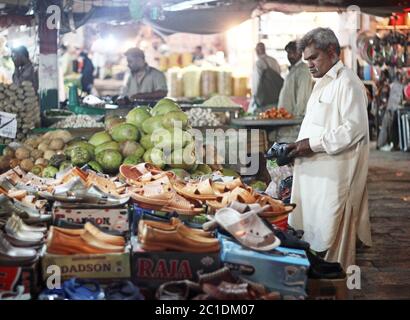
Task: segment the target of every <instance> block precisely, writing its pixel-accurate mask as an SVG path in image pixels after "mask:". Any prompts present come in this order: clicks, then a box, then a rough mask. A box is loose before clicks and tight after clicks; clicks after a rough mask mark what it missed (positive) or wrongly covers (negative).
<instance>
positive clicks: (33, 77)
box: [11, 46, 38, 92]
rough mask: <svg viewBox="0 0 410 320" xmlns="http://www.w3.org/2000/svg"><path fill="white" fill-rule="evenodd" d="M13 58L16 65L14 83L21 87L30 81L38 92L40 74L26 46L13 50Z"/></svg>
mask: <svg viewBox="0 0 410 320" xmlns="http://www.w3.org/2000/svg"><path fill="white" fill-rule="evenodd" d="M11 58H12V59H13V63H14V67H15V70H14V73H13V83H14V84H15V85H17V86H21V84H22V83H23V81H30V82H31V83H32V84H33V87H34V90H35V91H36V92H37V90H38V73H37V70H36V69H35V68H34V66H33V64H32V63H31V61H30V58H29V54H28V50H27V48H26V47H25V46H20V47H17V48H13V49H12V51H11Z"/></svg>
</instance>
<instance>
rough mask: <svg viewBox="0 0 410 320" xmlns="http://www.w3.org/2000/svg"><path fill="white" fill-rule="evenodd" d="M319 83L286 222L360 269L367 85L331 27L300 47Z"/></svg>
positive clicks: (365, 224)
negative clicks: (357, 256) (292, 207)
mask: <svg viewBox="0 0 410 320" xmlns="http://www.w3.org/2000/svg"><path fill="white" fill-rule="evenodd" d="M299 45H300V47H301V49H302V50H303V54H304V59H305V60H306V61H307V63H308V67H309V70H310V72H311V74H312V76H313V77H314V78H319V80H318V81H317V83H316V85H315V87H314V89H313V91H312V94H311V96H310V99H309V101H308V104H307V109H306V115H305V118H304V120H303V123H302V125H301V129H300V132H299V136H298V139H297V142H296V143H294V144H290V145H289V150H290V154H289V155H290V156H292V157H295V158H296V159H295V167H294V174H293V188H292V202H293V203H296V204H297V207H296V208H295V210H294V212H293V213H292V214H291V215H290V216H289V224H290V225H291V226H292V227H294V228H296V229H302V230H304V232H305V233H304V240H305V241H307V242H309V243H310V245H311V249H312V250H314V251H316V252H318V253H320V254H322V255H326V256H325V259H326V260H328V261H338V262H340V263H341V264H342V266H343V268H344V269H345V270H347V268H348V267H349V266H350V265H354V264H355V254H356V237H357V236H358V238H359V239H360V240H361V241H362V242H363V243H364V244H365V245H368V246H370V245H371V235H370V222H369V214H368V198H367V188H366V180H367V172H368V158H369V134H368V120H367V111H366V110H367V109H366V106H367V97H366V92H365V87H364V85H363V84H362V82H361V81H360V79H359V78H358V77H357V76H356V74H354V72H353V71H351V70H350V69H348V68H347V67H345V66H344V65H343V63H342V62H341V61H340V60H339V55H340V45H339V42H338V40H337V38H336V36H335V34H334V33H333V31H331V30H330V29H324V28H317V29H314V30H312V31H310V32H309V33H308V34H306V35H305V36H304V37H303V39H301V41H300V43H299Z"/></svg>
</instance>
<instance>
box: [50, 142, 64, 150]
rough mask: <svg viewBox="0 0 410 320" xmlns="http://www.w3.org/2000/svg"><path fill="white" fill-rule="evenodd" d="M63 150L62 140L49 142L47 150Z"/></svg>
mask: <svg viewBox="0 0 410 320" xmlns="http://www.w3.org/2000/svg"><path fill="white" fill-rule="evenodd" d="M63 148H64V141H63V139H53V140H51V142H50V146H49V149H50V150H62V149H63Z"/></svg>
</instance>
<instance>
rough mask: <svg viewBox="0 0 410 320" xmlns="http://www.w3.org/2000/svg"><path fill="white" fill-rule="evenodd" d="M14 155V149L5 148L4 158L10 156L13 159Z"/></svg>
mask: <svg viewBox="0 0 410 320" xmlns="http://www.w3.org/2000/svg"><path fill="white" fill-rule="evenodd" d="M14 153H15V151H14V149H13V148H10V147H5V148H4V150H3V156H9V157H12V158H13V157H14Z"/></svg>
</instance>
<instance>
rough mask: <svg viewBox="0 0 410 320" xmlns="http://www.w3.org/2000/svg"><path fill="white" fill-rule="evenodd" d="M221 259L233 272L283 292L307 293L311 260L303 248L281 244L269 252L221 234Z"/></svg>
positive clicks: (285, 293)
mask: <svg viewBox="0 0 410 320" xmlns="http://www.w3.org/2000/svg"><path fill="white" fill-rule="evenodd" d="M218 237H219V239H220V241H221V247H222V251H221V260H222V262H223V264H224V265H225V266H227V267H229V268H230V269H231V270H232V273H233V274H235V275H237V276H241V277H244V278H246V279H249V280H251V281H254V282H257V283H260V284H263V285H264V286H265V287H266V288H267V289H268V290H270V291H277V292H279V293H280V294H281V295H282V296H292V297H296V298H301V297H303V298H305V297H306V285H307V272H308V269H309V266H310V264H309V260H308V259H307V257H306V253H305V251H303V250H296V249H288V248H284V247H278V248H276V249H275V250H274V251H270V252H269V253H264V252H257V251H254V250H250V249H247V248H245V247H243V246H241V245H239V244H238V243H236V242H233V241H231V240H230V239H229V238H227V237H225V236H222V235H219V236H218Z"/></svg>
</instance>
